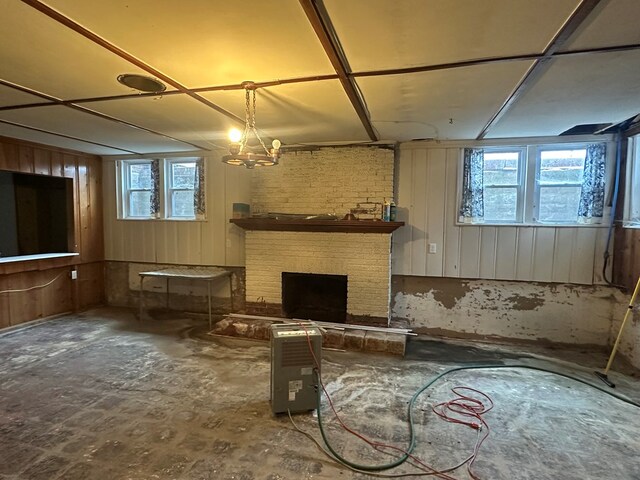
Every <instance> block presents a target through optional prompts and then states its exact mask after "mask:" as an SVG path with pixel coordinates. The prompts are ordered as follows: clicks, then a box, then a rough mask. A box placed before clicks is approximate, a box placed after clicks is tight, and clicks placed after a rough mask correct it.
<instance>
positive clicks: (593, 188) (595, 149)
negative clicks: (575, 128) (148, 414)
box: [578, 143, 607, 223]
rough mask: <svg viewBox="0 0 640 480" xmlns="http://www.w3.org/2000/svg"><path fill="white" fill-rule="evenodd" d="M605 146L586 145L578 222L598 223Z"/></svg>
mask: <svg viewBox="0 0 640 480" xmlns="http://www.w3.org/2000/svg"><path fill="white" fill-rule="evenodd" d="M606 156H607V147H606V144H604V143H592V144H589V145H587V154H586V156H585V159H584V176H583V178H582V190H581V192H580V203H579V204H578V223H600V222H601V221H602V215H603V212H604V180H605V166H606Z"/></svg>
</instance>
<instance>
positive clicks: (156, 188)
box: [149, 159, 160, 218]
mask: <svg viewBox="0 0 640 480" xmlns="http://www.w3.org/2000/svg"><path fill="white" fill-rule="evenodd" d="M149 207H150V212H149V213H150V214H151V217H152V218H160V160H158V159H156V160H153V161H152V162H151V201H150V202H149Z"/></svg>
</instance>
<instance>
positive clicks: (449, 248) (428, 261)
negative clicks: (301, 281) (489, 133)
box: [392, 145, 607, 285]
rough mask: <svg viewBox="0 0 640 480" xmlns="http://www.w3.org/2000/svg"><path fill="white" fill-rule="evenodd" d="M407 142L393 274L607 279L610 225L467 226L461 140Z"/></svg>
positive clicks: (401, 160)
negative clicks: (461, 200) (460, 219)
mask: <svg viewBox="0 0 640 480" xmlns="http://www.w3.org/2000/svg"><path fill="white" fill-rule="evenodd" d="M404 147H405V145H403V146H401V150H400V158H399V161H398V165H397V173H396V178H397V200H398V220H401V221H404V222H406V226H405V227H403V228H400V229H399V230H397V231H396V232H395V233H394V235H393V263H392V265H393V270H392V272H393V274H396V275H421V276H435V277H460V278H479V279H492V280H522V281H537V282H561V283H578V284H587V285H591V284H594V283H602V274H601V272H602V263H603V252H604V248H605V245H606V234H607V228H606V226H602V227H537V226H521V227H519V226H471V225H464V226H460V225H458V224H457V223H456V218H457V206H458V197H457V195H458V168H459V163H460V147H459V146H451V147H447V146H443V147H438V146H431V147H427V146H425V147H424V148H421V147H419V146H413V145H409V146H407V148H404ZM431 243H433V244H435V245H436V252H435V253H430V252H429V244H431Z"/></svg>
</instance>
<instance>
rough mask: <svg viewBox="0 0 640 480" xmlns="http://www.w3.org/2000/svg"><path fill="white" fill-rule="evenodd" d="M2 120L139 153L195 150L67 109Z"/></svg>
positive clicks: (9, 114)
mask: <svg viewBox="0 0 640 480" xmlns="http://www.w3.org/2000/svg"><path fill="white" fill-rule="evenodd" d="M0 120H8V121H10V122H14V123H19V124H21V125H26V126H29V127H35V128H39V129H41V130H46V131H47V132H51V133H61V134H63V135H69V136H72V137H76V138H79V139H82V140H88V141H91V142H96V143H101V144H103V145H107V146H110V147H117V148H121V149H125V150H130V151H132V152H136V153H149V152H179V151H188V150H193V147H192V146H190V145H187V144H184V143H182V142H177V141H172V140H170V139H167V138H165V137H161V136H159V135H154V134H152V133H148V132H145V131H144V130H139V129H136V128H133V127H129V126H126V125H122V124H119V123H116V122H112V121H109V120H105V119H103V118H99V117H96V116H94V115H90V114H88V113H83V112H79V111H77V110H73V109H71V108H68V107H64V106H52V107H35V108H23V109H20V110H5V111H1V112H0Z"/></svg>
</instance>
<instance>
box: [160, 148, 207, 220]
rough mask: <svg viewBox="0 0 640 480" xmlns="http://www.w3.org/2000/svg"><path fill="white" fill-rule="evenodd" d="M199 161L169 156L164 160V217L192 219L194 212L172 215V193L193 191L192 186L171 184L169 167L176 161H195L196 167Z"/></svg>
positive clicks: (171, 177)
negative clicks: (180, 186) (183, 186)
mask: <svg viewBox="0 0 640 480" xmlns="http://www.w3.org/2000/svg"><path fill="white" fill-rule="evenodd" d="M199 161H201V160H200V159H198V158H169V159H165V161H164V176H165V179H166V182H165V188H164V192H165V195H164V198H165V212H166V218H167V219H171V220H194V219H195V218H196V214H195V212H194V214H193V215H192V216H186V215H174V213H173V193H174V192H194V188H176V187H174V186H173V175H172V172H171V169H172V167H173V165H174V164H176V163H195V164H196V168H198V162H199Z"/></svg>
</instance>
